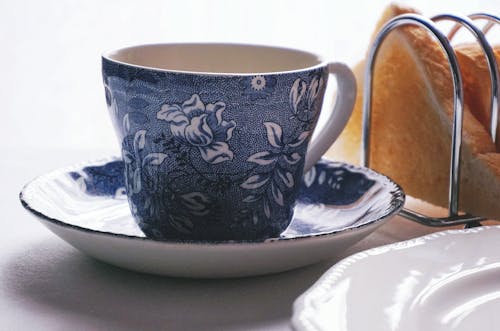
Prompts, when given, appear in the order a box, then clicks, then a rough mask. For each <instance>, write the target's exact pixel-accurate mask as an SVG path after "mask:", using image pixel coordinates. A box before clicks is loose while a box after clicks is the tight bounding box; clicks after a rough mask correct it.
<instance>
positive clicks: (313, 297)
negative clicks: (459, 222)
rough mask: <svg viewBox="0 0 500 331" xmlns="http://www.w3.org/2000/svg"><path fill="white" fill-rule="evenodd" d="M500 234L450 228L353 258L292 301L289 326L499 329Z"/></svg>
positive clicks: (311, 330) (304, 330) (343, 330)
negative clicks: (292, 311)
mask: <svg viewBox="0 0 500 331" xmlns="http://www.w3.org/2000/svg"><path fill="white" fill-rule="evenodd" d="M499 239H500V227H499V226H496V227H479V228H473V229H467V230H448V231H442V232H437V233H434V234H431V235H427V236H424V237H421V238H415V239H411V240H408V241H404V242H399V243H395V244H391V245H386V246H382V247H377V248H373V249H370V250H367V251H364V252H360V253H357V254H355V255H352V256H350V257H348V258H346V259H344V260H342V261H340V262H339V263H338V264H336V265H335V266H333V267H332V268H331V269H330V270H329V271H327V272H326V273H325V275H323V276H322V277H321V279H320V280H318V281H317V282H316V284H314V286H313V287H312V288H311V289H309V290H308V291H307V292H306V293H304V294H303V295H301V296H300V297H299V298H298V299H297V300H296V302H295V304H294V315H293V319H292V321H293V326H294V329H296V330H297V331H330V330H338V331H364V330H393V331H403V330H404V331H420V330H436V331H440V330H443V331H444V330H457V331H468V330H488V331H493V330H498V323H499V322H500V318H499V316H498V313H497V312H498V309H499V308H500V284H499V282H498V279H499V277H500V253H498V250H497V249H495V248H496V247H497V246H498V241H499ZM360 316H362V317H363V318H360Z"/></svg>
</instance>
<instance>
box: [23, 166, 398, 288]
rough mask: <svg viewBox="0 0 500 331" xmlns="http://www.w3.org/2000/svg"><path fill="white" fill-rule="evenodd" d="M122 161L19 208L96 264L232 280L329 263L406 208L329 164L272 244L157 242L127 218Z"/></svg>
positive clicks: (308, 180) (378, 181)
mask: <svg viewBox="0 0 500 331" xmlns="http://www.w3.org/2000/svg"><path fill="white" fill-rule="evenodd" d="M123 185H124V180H123V162H121V161H120V160H117V159H108V160H103V161H98V162H87V163H84V164H81V165H77V166H73V167H69V168H66V169H59V170H55V171H53V172H50V173H48V174H45V175H43V176H41V177H39V178H37V179H35V180H34V181H32V182H30V183H29V184H28V185H26V186H25V188H24V189H23V191H22V192H21V202H22V203H23V205H24V206H25V207H26V208H27V209H28V210H29V211H31V212H32V213H34V214H35V215H36V216H39V219H40V220H41V221H42V223H43V224H44V225H46V226H47V227H48V228H49V229H50V230H52V231H53V232H54V233H55V234H57V235H58V236H59V237H61V238H62V239H64V240H65V241H67V242H68V243H70V244H71V245H73V246H74V247H76V248H77V249H79V250H81V251H82V252H85V253H86V254H88V255H90V256H93V257H95V258H97V259H99V260H102V261H105V262H108V263H111V264H114V265H116V266H120V267H124V268H127V269H131V270H137V271H141V272H147V273H154V274H160V275H170V276H182V277H211V278H215V277H236V276H251V275H259V274H267V273H274V272H281V271H285V270H289V269H293V268H298V267H301V266H305V265H308V264H312V263H316V262H319V261H321V260H323V259H326V258H328V257H330V256H332V255H334V254H336V253H338V252H340V251H342V250H344V249H346V248H347V247H349V246H350V245H352V244H354V243H356V242H357V241H359V240H361V239H362V238H363V237H365V236H366V235H368V234H370V233H371V232H372V231H374V230H375V229H376V228H377V227H378V226H380V225H381V224H383V223H384V222H385V221H386V220H387V219H389V218H390V217H391V216H392V215H394V214H395V213H397V212H398V211H399V209H400V208H401V206H402V205H403V203H404V193H403V192H402V190H401V189H400V188H399V186H397V185H396V184H395V183H393V182H392V181H390V180H389V179H388V178H387V177H385V176H382V175H380V174H377V173H376V172H374V171H372V170H369V169H366V168H361V167H355V166H351V165H347V164H344V163H336V162H331V161H327V160H323V161H320V162H318V163H317V164H316V165H315V166H314V167H313V168H312V170H311V171H310V172H309V173H308V174H307V175H306V177H305V178H304V181H303V183H302V186H301V188H300V193H299V198H298V199H297V204H296V207H295V210H294V218H293V220H292V223H291V224H290V226H289V227H288V229H287V230H286V231H285V232H283V233H282V234H281V236H280V237H277V238H269V239H267V240H265V241H260V242H234V241H232V242H193V241H182V240H169V241H160V240H156V239H153V238H148V237H147V236H146V235H145V234H144V233H143V232H142V231H141V229H140V228H139V227H138V226H137V224H136V222H135V220H134V218H133V217H132V215H131V213H130V209H129V206H128V203H127V201H126V196H125V195H124V192H125V189H124V187H123Z"/></svg>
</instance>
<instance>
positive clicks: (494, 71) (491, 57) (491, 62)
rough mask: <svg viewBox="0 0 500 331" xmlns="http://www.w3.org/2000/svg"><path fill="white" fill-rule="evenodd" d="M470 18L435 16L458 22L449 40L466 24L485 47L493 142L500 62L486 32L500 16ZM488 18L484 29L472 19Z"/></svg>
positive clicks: (498, 22)
mask: <svg viewBox="0 0 500 331" xmlns="http://www.w3.org/2000/svg"><path fill="white" fill-rule="evenodd" d="M468 17H469V19H466V18H464V17H459V16H456V15H446V14H445V15H439V16H435V17H434V18H433V20H434V19H436V18H437V19H438V20H442V19H449V20H453V21H455V22H457V23H456V24H455V25H454V26H453V27H452V28H451V30H450V32H449V33H448V40H450V41H451V40H452V39H453V37H454V36H455V35H456V33H457V32H458V30H460V28H461V27H462V26H465V27H466V28H468V29H469V31H470V32H471V33H472V34H473V35H474V37H476V39H477V41H478V42H479V44H480V46H481V48H482V49H483V52H484V55H485V57H486V61H487V62H488V69H489V71H490V78H491V98H490V113H491V118H490V128H489V129H490V135H491V139H492V140H493V143H496V141H497V127H498V107H499V106H500V105H499V99H500V86H499V84H498V82H499V78H500V74H499V71H498V70H499V69H498V64H497V61H496V57H495V53H494V52H493V49H492V48H491V45H490V44H489V43H488V41H487V40H486V37H485V34H487V33H488V31H490V30H491V28H492V27H493V26H494V25H495V24H500V18H499V17H497V16H495V15H491V14H487V13H476V14H471V15H469V16H468ZM480 19H483V20H487V22H488V23H487V24H485V26H484V27H483V29H482V31H481V30H480V29H479V28H477V27H476V26H475V25H474V23H473V22H472V20H480Z"/></svg>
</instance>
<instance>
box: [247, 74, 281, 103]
mask: <svg viewBox="0 0 500 331" xmlns="http://www.w3.org/2000/svg"><path fill="white" fill-rule="evenodd" d="M240 86H241V87H242V89H243V94H244V95H247V96H249V97H250V99H252V100H257V99H264V98H266V97H268V96H270V95H271V94H272V93H273V92H274V87H275V86H276V78H274V77H273V76H263V75H256V76H249V77H245V78H244V79H242V80H241V81H240Z"/></svg>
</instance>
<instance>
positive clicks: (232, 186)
mask: <svg viewBox="0 0 500 331" xmlns="http://www.w3.org/2000/svg"><path fill="white" fill-rule="evenodd" d="M103 75H104V80H105V89H106V90H105V91H106V100H107V102H108V107H109V109H110V115H111V117H112V119H113V122H114V124H115V127H117V131H118V137H119V139H120V141H121V143H122V158H123V162H124V165H125V169H124V173H125V187H126V190H127V197H128V200H129V204H130V206H131V211H132V213H133V215H134V216H135V218H136V220H137V223H138V225H139V226H140V228H141V229H142V230H143V231H144V233H145V234H146V235H147V236H148V237H151V238H156V239H172V238H177V239H179V238H186V239H198V238H200V239H207V238H210V239H217V240H226V239H234V240H237V239H258V238H267V237H270V236H276V235H278V234H279V233H281V232H282V231H283V230H284V229H285V228H286V227H287V226H288V224H289V222H290V220H291V218H292V215H293V208H294V204H295V200H296V197H297V194H298V183H300V181H301V176H302V172H303V166H304V155H305V153H306V150H307V145H308V143H309V140H310V136H311V133H312V130H313V128H314V125H315V122H316V118H317V115H318V113H319V110H320V107H321V104H322V97H323V94H324V84H323V81H324V80H325V79H326V77H327V75H328V72H327V69H326V68H325V67H321V68H315V69H311V70H309V71H305V72H290V73H287V74H280V75H257V76H244V77H243V78H242V77H241V76H216V75H213V76H212V75H205V76H204V75H191V74H182V73H169V72H156V71H155V72H153V71H151V72H148V71H147V70H145V69H140V70H139V69H137V70H132V69H131V68H130V67H127V66H123V65H121V64H119V63H114V62H112V61H109V60H106V59H103ZM264 98H265V99H266V100H265V102H259V101H257V100H258V99H264ZM252 100H255V102H253V101H252ZM269 107H272V108H273V109H272V111H270V108H269Z"/></svg>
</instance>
